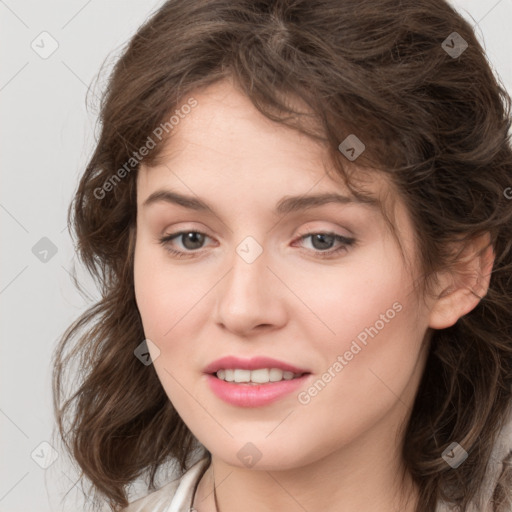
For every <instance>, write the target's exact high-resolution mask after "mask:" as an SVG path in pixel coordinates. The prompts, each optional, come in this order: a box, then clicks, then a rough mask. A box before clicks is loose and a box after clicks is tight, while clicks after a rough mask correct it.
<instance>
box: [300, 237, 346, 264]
mask: <svg viewBox="0 0 512 512" xmlns="http://www.w3.org/2000/svg"><path fill="white" fill-rule="evenodd" d="M308 238H311V245H312V246H313V252H315V253H317V254H318V256H319V257H320V258H329V257H332V256H335V255H337V254H338V253H340V252H342V251H347V250H348V247H350V246H351V245H354V243H355V242H356V239H355V238H349V237H345V236H342V235H338V234H337V233H331V232H328V233H325V232H318V233H307V234H305V235H302V236H301V237H300V238H299V241H303V240H306V239H308ZM336 241H337V242H339V243H340V245H339V246H338V247H337V248H334V249H333V248H331V247H332V245H333V243H334V242H336Z"/></svg>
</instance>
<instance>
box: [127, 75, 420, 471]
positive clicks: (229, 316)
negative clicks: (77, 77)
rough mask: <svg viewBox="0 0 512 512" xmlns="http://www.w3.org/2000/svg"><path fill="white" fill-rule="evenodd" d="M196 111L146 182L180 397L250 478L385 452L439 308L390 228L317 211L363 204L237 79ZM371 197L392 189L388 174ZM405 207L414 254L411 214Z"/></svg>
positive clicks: (145, 277) (143, 291)
mask: <svg viewBox="0 0 512 512" xmlns="http://www.w3.org/2000/svg"><path fill="white" fill-rule="evenodd" d="M194 98H195V99H196V100H197V106H196V107H195V108H194V109H193V110H191V111H190V113H188V114H187V115H186V116H183V118H181V119H180V121H179V124H178V125H177V126H175V128H174V130H173V134H172V139H171V140H170V142H169V144H168V147H167V148H166V151H165V152H164V154H165V156H164V160H165V161H164V162H163V163H162V164H161V165H160V164H159V165H158V166H156V167H153V168H146V167H144V166H142V168H141V169H140V172H139V175H138V181H137V202H138V205H137V208H138V213H137V237H136V247H135V270H134V279H135V291H136V300H137V305H138V308H139V311H140V314H141V317H142V321H143V327H144V332H145V335H146V338H147V339H149V340H150V341H151V343H148V344H149V348H150V352H151V355H152V356H153V359H154V368H155V370H156V372H157V374H158V377H159V379H160V381H161V383H162V386H163V388H164V389H165V392H166V393H167V395H168V397H169V399H170V400H171V402H172V403H173V405H174V407H175V408H176V409H177V411H178V413H179V414H180V416H181V417H182V419H183V421H184V422H185V423H186V424H187V426H188V427H189V428H190V430H191V431H192V432H193V434H194V435H195V436H196V437H197V438H198V440H199V441H200V442H201V443H202V444H203V445H204V446H205V447H206V448H207V449H208V450H209V451H210V452H211V453H212V454H213V455H214V456H216V457H219V458H221V459H222V460H224V461H225V462H226V463H228V464H231V465H233V466H238V467H242V465H243V464H245V462H244V460H245V459H244V457H246V456H247V455H249V456H253V457H258V458H259V457H261V458H260V460H259V462H258V465H259V467H261V468H268V469H276V468H283V469H284V468H292V467H298V466H300V465H304V464H307V463H310V462H314V461H316V460H319V459H320V458H321V457H325V456H327V455H329V454H333V453H336V452H337V451H339V450H344V449H346V450H348V449H350V447H351V446H355V445H356V444H357V443H358V442H360V441H361V439H363V438H364V437H366V438H368V439H370V437H372V438H374V439H378V438H379V436H380V438H383V437H384V436H387V439H389V433H390V431H391V430H392V429H393V428H394V427H396V426H397V425H398V424H399V423H400V422H401V421H403V419H404V417H405V416H406V414H407V412H408V410H409V406H410V405H411V403H412V400H413V398H414V394H415V391H416V389H417V385H418V382H419V378H420V376H421V372H422V369H423V363H424V350H423V349H422V346H423V344H422V342H423V340H424V336H425V332H426V330H427V327H428V311H427V309H426V308H425V307H424V306H423V305H422V304H421V303H420V301H418V300H417V298H416V295H415V294H414V292H413V286H412V283H413V279H415V276H414V275H412V274H411V272H410V271H409V270H410V269H409V268H408V267H406V266H405V263H404V260H403V257H402V253H401V252H400V248H399V246H398V245H397V242H396V240H395V239H394V238H393V236H392V234H391V232H390V231H389V228H388V226H387V225H386V222H385V220H384V217H383V216H382V213H381V212H380V210H379V209H378V208H377V207H376V206H375V205H372V204H366V203H360V202H357V201H354V200H352V201H347V200H344V199H340V201H334V200H331V201H327V202H323V203H322V202H320V201H318V202H317V203H316V204H314V203H312V202H311V198H310V196H319V195H325V194H331V195H332V194H337V195H339V196H344V197H345V198H346V197H349V199H350V197H351V195H350V194H349V191H348V190H347V189H346V188H344V187H343V185H342V184H341V183H342V181H341V179H339V180H335V179H333V176H328V175H327V173H326V168H327V167H326V166H328V163H327V160H326V150H325V148H322V147H321V146H320V145H318V144H317V143H316V142H314V141H312V140H311V139H308V138H307V137H305V136H303V135H300V134H299V133H298V132H296V131H294V130H292V129H290V128H288V127H284V126H282V125H279V124H276V123H273V122H272V121H270V120H268V119H267V118H265V117H264V116H262V114H260V113H259V112H258V111H257V110H256V109H255V108H254V107H253V105H252V103H251V102H250V100H248V99H247V98H246V97H244V96H243V95H242V94H240V93H239V92H237V90H236V89H234V88H233V87H232V86H231V85H230V84H229V83H228V82H221V83H218V84H216V85H214V86H211V87H209V88H207V89H205V90H204V91H203V92H201V93H198V94H195V95H194ZM367 190H369V191H371V192H372V193H373V194H374V195H375V196H376V197H382V196H383V194H384V193H386V192H387V191H388V188H387V185H386V182H385V181H384V179H383V178H382V177H379V176H378V175H375V176H374V178H373V180H372V181H371V183H369V185H368V186H367ZM179 196H187V197H189V198H190V199H191V201H185V200H182V199H179ZM291 197H298V198H299V200H292V199H291ZM308 198H309V199H308ZM352 199H353V198H352ZM305 201H309V202H307V203H305ZM202 203H204V204H205V205H206V206H205V207H199V205H201V204H202ZM305 206H307V207H305ZM395 208H396V209H395V223H396V225H397V228H398V233H399V234H400V237H401V241H402V246H403V249H404V251H405V254H406V255H408V257H413V255H414V246H413V244H412V240H413V231H412V226H411V224H410V222H409V218H408V215H407V212H406V211H405V209H404V208H403V206H402V204H401V202H400V201H399V200H397V201H396V205H395ZM223 358H227V359H224V360H222V359H223ZM269 359H271V360H269ZM217 370H220V373H219V374H217V376H216V374H215V372H216V371H217ZM219 377H220V378H219ZM291 377H293V378H291ZM233 378H234V379H235V380H237V381H240V380H241V381H242V382H227V381H226V380H223V379H233ZM248 379H251V382H243V381H246V380H248ZM269 380H270V382H269ZM254 381H257V382H254ZM247 443H251V444H247ZM298 446H300V447H301V449H300V450H298V449H297V447H298Z"/></svg>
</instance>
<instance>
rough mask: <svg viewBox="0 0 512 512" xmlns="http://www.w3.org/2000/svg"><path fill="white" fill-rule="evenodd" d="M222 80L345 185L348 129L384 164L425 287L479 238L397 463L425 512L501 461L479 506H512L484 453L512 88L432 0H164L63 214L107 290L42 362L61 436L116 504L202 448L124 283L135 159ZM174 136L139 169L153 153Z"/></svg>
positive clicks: (498, 402)
mask: <svg viewBox="0 0 512 512" xmlns="http://www.w3.org/2000/svg"><path fill="white" fill-rule="evenodd" d="M453 32H457V34H458V35H459V36H460V37H462V38H463V39H464V40H465V41H466V42H467V44H468V47H467V49H465V51H463V52H462V53H461V54H460V55H450V54H449V53H448V52H447V51H446V50H445V48H444V47H443V41H445V40H446V39H447V38H448V36H450V35H451V34H452V33H453ZM453 41H454V40H453V39H452V40H450V39H448V42H449V45H448V46H449V47H451V46H454V44H455V43H453ZM228 77H229V78H231V79H233V81H234V83H236V84H237V87H239V88H240V89H241V90H242V91H243V93H244V94H246V95H247V96H248V97H249V98H250V99H251V101H252V102H253V104H254V105H255V106H256V108H258V110H259V111H260V112H262V113H263V114H264V115H266V116H267V117H268V118H270V119H272V120H274V121H276V122H279V123H283V124H286V125H288V126H290V127H292V128H293V129H297V130H300V131H302V132H303V133H306V134H308V135H309V136H310V137H313V138H315V139H316V140H318V141H321V143H323V144H324V145H325V148H326V150H327V151H328V152H329V155H330V156H331V158H332V161H333V163H334V164H335V167H336V172H337V173H338V174H339V176H341V177H343V178H344V179H345V180H346V183H347V184H349V186H350V187H351V189H352V190H356V188H355V187H354V185H353V183H352V181H351V179H350V176H349V172H348V169H349V162H348V161H347V159H346V158H345V156H344V155H342V154H341V152H340V151H339V150H338V145H339V144H340V142H341V141H343V140H344V139H345V138H346V137H347V136H348V135H349V134H356V135H357V136H358V137H359V138H360V139H361V140H362V141H364V144H365V145H366V149H365V151H364V152H363V153H362V154H361V156H360V157H359V158H358V160H357V166H358V167H359V168H361V169H362V168H365V167H366V168H368V169H370V168H371V169H378V171H379V172H382V173H384V174H385V175H386V176H387V178H388V179H389V180H390V182H391V183H392V184H393V185H394V186H395V188H396V190H397V191H398V194H399V196H400V197H401V199H402V200H403V201H404V203H405V204H406V206H407V208H408V212H409V214H410V216H411V219H412V221H413V224H414V228H415V233H416V243H417V249H418V254H420V255H421V262H420V263H421V270H422V275H423V276H424V280H423V281H422V283H421V288H422V290H423V292H424V293H427V292H428V291H429V286H430V285H431V284H432V282H433V276H434V275H435V272H436V271H438V270H440V269H450V268H454V265H455V264H456V262H457V259H456V255H455V256H454V255H453V254H452V252H450V251H449V247H451V245H450V244H452V243H453V242H454V241H460V242H461V243H464V242H466V241H470V240H472V239H474V238H475V237H477V236H479V235H482V234H490V243H491V244H492V246H493V249H494V253H495V262H494V266H493V269H492V274H491V279H490V286H489V290H488V292H487V294H486V295H485V297H483V298H481V300H480V302H479V303H478V305H477V306H476V307H475V308H474V309H473V310H472V311H471V312H470V313H468V314H466V315H464V316H463V317H462V318H460V319H459V320H458V321H457V322H456V324H455V325H453V326H452V327H450V328H447V329H442V330H434V331H433V332H432V333H431V334H432V339H431V346H430V352H429V357H428V361H427V364H426V368H425V372H424V376H423V379H422V382H421V384H420V387H419V389H418V393H417V397H416V401H415V404H414V408H413V411H412V416H411V419H410V421H409V422H408V424H407V426H406V429H405V432H404V442H403V458H404V460H405V463H406V467H407V469H408V471H409V472H410V473H411V475H412V476H413V478H414V480H415V482H416V483H417V485H418V487H419V489H420V500H419V505H418V507H417V512H431V511H432V510H434V508H435V506H436V503H437V502H438V500H440V499H444V500H446V501H447V502H448V503H449V504H453V505H456V506H457V507H458V508H457V510H460V511H466V510H469V507H470V504H471V503H481V502H482V500H483V496H484V489H483V485H482V482H483V481H484V479H485V477H486V475H487V476H488V475H489V474H490V473H491V472H494V470H496V469H497V468H498V469H499V471H498V472H497V473H498V476H497V478H495V479H494V480H493V482H492V489H491V491H492V493H491V494H492V497H491V503H492V506H491V509H492V511H494V512H502V511H505V510H506V511H507V512H508V511H509V510H511V498H510V488H511V486H512V476H511V467H510V456H509V457H508V458H507V457H506V458H505V460H502V459H500V460H495V459H494V458H493V456H492V449H493V446H494V445H495V443H496V441H497V439H498V435H499V433H500V430H501V429H502V427H503V426H504V425H505V422H506V418H507V413H508V411H509V408H510V404H511V400H512V254H511V238H510V237H511V233H512V200H510V199H509V198H508V197H511V196H512V189H510V188H509V187H510V186H512V148H511V141H510V133H509V129H510V125H511V117H510V108H511V99H510V97H509V96H508V95H507V92H506V91H505V89H504V87H503V86H502V85H501V82H500V81H499V79H498V78H497V77H496V76H495V75H494V74H493V72H492V70H491V67H490V65H489V63H488V61H487V60H486V56H485V52H484V50H483V49H482V47H481V45H480V44H479V42H478V40H477V38H476V37H475V34H474V32H473V29H472V27H471V25H470V24H469V23H468V22H467V21H465V20H464V19H463V18H462V17H461V16H460V14H459V13H457V12H456V11H455V10H454V9H453V8H452V7H451V6H450V5H449V4H448V3H446V2H445V1H443V0H261V1H254V0H191V1H179V0H171V1H168V2H166V3H165V4H163V5H162V6H161V7H160V8H159V9H158V10H157V11H156V12H155V13H153V14H152V15H151V17H150V18H149V19H148V20H147V21H146V22H145V23H144V25H143V26H142V27H141V28H140V29H139V30H138V32H137V33H136V35H135V36H134V37H133V38H132V39H131V40H130V42H129V43H128V44H127V46H126V47H125V48H124V49H123V52H122V55H121V56H120V57H119V59H118V60H117V62H116V64H115V67H114V69H113V71H112V73H111V75H110V77H109V80H108V84H107V87H106V90H105V91H104V93H103V96H102V101H101V106H100V116H99V120H100V126H101V131H100V134H99V138H98V141H97V144H96V148H95V151H94V154H93V155H92V158H91V159H90V161H89V163H88V165H87V167H86V169H85V172H84V173H83V175H82V177H81V179H80V182H79V186H78V189H77V191H76V195H75V197H74V201H73V203H72V204H71V206H70V210H69V221H70V226H71V227H72V235H73V237H74V239H75V240H76V249H77V252H78V255H79V257H80V259H81V261H82V262H83V263H84V264H85V266H86V268H87V269H88V271H89V272H90V273H91V274H92V276H93V277H94V278H95V280H96V282H97V283H98V285H99V287H100V290H101V300H100V301H99V302H98V303H97V304H95V305H93V306H92V307H90V309H88V310H87V311H86V312H85V313H84V314H83V315H82V316H81V317H80V318H79V319H78V320H77V321H76V322H75V323H74V324H73V325H71V326H70V327H69V329H68V330H67V331H66V332H65V334H64V335H63V337H62V340H61V341H60V343H59V345H58V347H57V349H56V352H55V363H54V381H53V385H54V406H55V413H56V418H57V425H58V429H59V434H60V436H61V437H62V439H63V441H64V443H65V446H66V447H67V449H68V450H69V451H70V453H71V455H72V456H73V458H74V459H75V460H76V462H77V463H78V465H79V466H80V468H81V470H82V473H83V476H84V477H85V480H87V481H88V482H89V483H90V484H92V489H93V490H94V491H95V496H96V498H101V499H102V500H106V501H107V502H108V503H109V505H110V507H111V509H112V510H119V509H120V508H121V507H123V506H126V505H127V503H128V500H127V496H128V495H127V486H128V485H129V484H130V483H132V482H133V481H135V480H136V479H138V478H140V477H142V476H145V477H146V482H147V484H148V487H149V489H154V488H155V475H156V474H157V471H158V470H159V468H161V467H163V466H164V465H165V463H167V462H170V461H174V462H175V463H176V464H178V465H179V468H180V470H181V471H184V470H186V469H187V468H188V467H189V464H190V457H191V454H192V453H193V449H194V447H195V446H196V442H197V441H196V439H195V438H194V436H193V435H192V433H191V432H190V430H189V429H188V428H187V426H186V425H185V424H184V423H183V421H182V420H181V418H180V417H179V415H178V414H177V412H176V411H175V409H174V408H173V405H172V403H171V402H170V401H169V399H168V397H167V396H166V394H165V392H164V390H163V388H162V386H161V384H160V382H159V380H158V378H157V375H156V373H155V371H154V369H153V367H152V366H145V365H143V364H141V363H140V361H139V360H138V359H137V358H136V357H135V356H134V349H135V348H136V347H137V346H138V345H139V344H140V343H141V341H142V340H143V339H144V338H145V336H144V332H143V329H142V324H141V319H140V315H139V312H138V309H137V304H136V301H135V296H134V283H133V249H134V242H135V236H136V230H135V228H136V175H137V169H138V166H139V164H140V162H138V161H137V160H136V159H135V160H134V158H133V155H134V154H135V152H137V151H138V150H139V149H140V148H141V147H142V146H144V145H145V144H146V143H147V140H148V136H151V134H154V133H155V132H154V130H155V128H157V127H158V126H160V125H161V123H165V122H167V121H168V120H169V117H170V115H172V113H173V112H175V111H176V110H177V109H179V108H180V106H182V105H184V104H185V103H186V99H187V98H190V97H192V96H193V94H194V93H195V92H196V91H198V90H199V89H201V88H204V87H207V86H208V85H210V84H213V83H215V82H217V81H218V80H222V79H225V78H228ZM292 97H295V98H300V99H301V100H302V101H303V102H304V103H303V104H305V105H307V106H308V112H309V113H312V115H311V116H309V117H308V115H307V113H306V112H298V111H296V110H294V109H293V108H292V107H291V105H290V102H289V101H288V99H289V98H292ZM312 119H314V120H315V121H316V127H317V128H316V129H311V126H313V124H312V123H310V122H308V121H311V120H312ZM297 120H298V121H297ZM178 129H179V128H178ZM167 132H168V135H166V137H162V140H161V141H157V142H158V144H157V145H156V147H155V148H154V149H152V150H151V151H149V154H147V156H145V157H144V164H145V165H148V166H151V165H154V164H156V163H158V159H159V157H160V158H161V156H162V151H161V150H162V147H163V144H164V142H166V141H167V140H171V139H172V130H171V129H170V128H168V130H166V133H167ZM153 138H155V137H153ZM130 159H131V160H130ZM127 162H130V164H129V166H128V167H127V166H126V163H127ZM123 166H124V167H123ZM121 168H124V169H125V172H124V173H121V174H122V178H119V176H121V174H119V172H118V170H119V169H121ZM116 173H117V177H116V178H115V182H114V181H113V180H114V178H113V176H114V175H116ZM356 174H357V172H356ZM356 174H354V176H356ZM118 178H119V179H118ZM107 182H108V183H110V186H109V185H106V183H107ZM507 190H509V192H510V193H509V194H507V192H506V191H507ZM72 369H74V370H75V371H78V373H72V372H71V370H72ZM68 378H69V379H72V380H73V382H74V386H73V387H72V388H73V389H68V386H67V381H68ZM454 440H456V441H458V442H459V443H460V444H461V445H462V446H463V447H464V448H465V450H466V451H467V452H468V453H469V458H468V459H467V461H466V462H464V463H463V464H462V465H461V466H460V467H459V468H457V469H452V468H450V467H449V466H448V464H447V463H446V462H445V461H444V460H443V458H442V457H441V454H442V452H443V450H444V449H445V448H446V447H447V446H448V445H449V444H450V443H451V442H452V441H454Z"/></svg>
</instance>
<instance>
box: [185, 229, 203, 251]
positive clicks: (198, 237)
mask: <svg viewBox="0 0 512 512" xmlns="http://www.w3.org/2000/svg"><path fill="white" fill-rule="evenodd" d="M182 236H185V238H184V240H183V246H184V247H186V248H187V249H199V248H200V247H201V244H202V242H203V235H202V234H201V233H196V232H192V231H191V232H189V233H186V234H185V235H182ZM188 242H191V243H192V247H190V245H189V243H188ZM194 244H198V245H197V246H194Z"/></svg>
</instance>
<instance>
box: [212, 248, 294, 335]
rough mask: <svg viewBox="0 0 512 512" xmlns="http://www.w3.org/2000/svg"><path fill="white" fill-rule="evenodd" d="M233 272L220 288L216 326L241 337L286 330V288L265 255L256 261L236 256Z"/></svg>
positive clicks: (218, 291)
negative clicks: (282, 328) (284, 328)
mask: <svg viewBox="0 0 512 512" xmlns="http://www.w3.org/2000/svg"><path fill="white" fill-rule="evenodd" d="M231 263H232V265H231V269H230V270H229V271H228V273H227V274H226V275H225V277H224V278H223V279H222V280H221V282H220V283H219V285H218V286H217V287H216V298H217V300H216V307H215V313H214V320H215V322H216V323H217V324H218V325H220V326H221V327H222V328H224V329H227V330H229V331H231V332H233V333H235V334H237V335H239V336H248V335H250V334H251V333H253V332H254V333H255V332H261V331H262V330H273V329H277V328H280V327H282V326H283V325H285V323H286V321H287V308H286V300H287V299H286V291H287V290H286V287H285V286H283V284H282V282H281V281H280V279H279V278H278V277H277V276H276V274H277V272H276V271H275V270H274V269H271V268H270V267H269V258H267V253H266V252H265V251H263V252H262V253H261V254H260V255H259V256H258V257H257V258H256V259H255V260H254V261H252V262H251V260H250V259H247V258H244V257H242V256H240V254H238V253H237V252H234V255H233V258H232V260H231Z"/></svg>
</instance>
